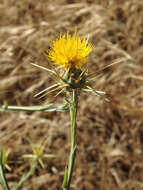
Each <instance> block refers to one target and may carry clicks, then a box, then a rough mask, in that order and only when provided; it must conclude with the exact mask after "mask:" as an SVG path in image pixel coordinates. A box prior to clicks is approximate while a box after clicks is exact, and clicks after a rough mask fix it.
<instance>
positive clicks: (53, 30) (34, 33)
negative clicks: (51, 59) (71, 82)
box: [0, 0, 143, 190]
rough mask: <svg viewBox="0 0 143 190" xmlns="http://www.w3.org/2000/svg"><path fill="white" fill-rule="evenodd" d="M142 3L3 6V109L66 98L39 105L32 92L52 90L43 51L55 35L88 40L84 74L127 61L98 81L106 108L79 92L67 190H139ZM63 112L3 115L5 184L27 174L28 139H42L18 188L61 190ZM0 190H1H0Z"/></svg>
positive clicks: (65, 142) (48, 1)
mask: <svg viewBox="0 0 143 190" xmlns="http://www.w3.org/2000/svg"><path fill="white" fill-rule="evenodd" d="M142 18H143V1H141V0H136V1H135V0H110V1H105V0H81V1H79V0H61V1H60V0H40V1H39V0H33V1H31V0H23V1H20V0H19V1H15V0H0V103H1V104H2V103H3V100H6V101H7V102H8V104H9V105H27V106H28V105H42V104H47V103H49V102H55V101H56V103H61V102H63V99H64V96H63V95H60V96H58V97H56V98H54V96H53V95H49V96H47V97H46V98H43V99H41V100H38V99H36V98H34V97H33V96H34V94H36V93H37V92H39V91H40V90H42V89H44V88H46V87H48V86H49V85H50V84H53V80H52V78H51V76H50V75H49V73H47V72H45V71H42V70H39V69H38V68H35V67H33V66H32V65H30V62H34V63H37V64H40V65H42V66H45V67H48V66H49V64H48V63H47V60H46V59H45V57H44V55H43V51H45V50H47V49H48V47H49V40H50V39H54V38H55V37H56V36H58V35H59V33H60V32H66V31H67V30H68V31H70V32H73V31H74V28H75V25H77V27H78V31H79V34H80V35H82V36H86V35H88V34H89V35H90V41H91V42H92V43H93V44H94V45H95V50H94V52H93V53H92V55H91V57H90V64H89V70H91V71H92V72H93V71H96V70H97V69H99V68H102V67H103V66H105V65H108V64H110V63H112V62H114V61H116V59H117V58H124V59H125V60H124V61H123V62H122V63H120V64H118V65H116V66H114V67H111V68H109V69H106V70H105V71H104V73H103V75H102V76H101V77H100V78H98V79H97V81H96V82H95V87H96V88H97V89H98V90H103V91H106V92H107V93H109V94H110V96H111V101H110V103H106V102H105V101H104V100H103V99H101V98H99V97H93V96H91V95H87V94H82V95H81V97H80V109H79V114H78V135H79V138H78V144H79V146H78V154H77V161H76V166H75V170H74V176H73V180H72V188H71V189H79V190H108V189H116V190H142V189H143V116H142V115H143V96H142V93H143V88H142V87H143V85H142V84H143V69H142V67H143V63H142V61H143V46H142V45H143V19H142ZM69 127H70V122H69V115H68V113H57V112H53V113H41V112H35V113H29V112H11V111H7V112H1V113H0V145H1V146H5V147H9V148H11V149H12V153H11V155H10V160H12V161H14V162H15V164H14V163H11V164H10V166H11V168H12V171H11V172H8V174H7V178H8V181H9V184H10V185H12V184H13V183H14V182H16V181H18V179H19V177H20V176H21V175H22V174H23V173H24V172H25V171H26V170H27V169H28V167H29V162H27V160H23V159H22V158H21V155H22V154H24V153H25V152H26V153H27V152H30V147H29V140H31V141H32V142H35V143H36V142H37V141H39V140H40V139H41V138H46V139H47V146H46V150H45V152H46V153H52V154H56V155H57V157H56V158H54V159H50V158H49V159H46V160H45V166H46V167H45V168H44V169H42V168H40V167H39V168H38V169H37V170H36V173H35V175H34V176H33V177H32V178H31V179H30V180H29V181H27V182H26V183H25V184H24V185H23V188H22V190H45V189H49V190H56V189H61V184H62V180H63V174H64V168H65V165H66V163H67V160H68V154H69V148H70V134H69ZM0 189H2V188H1V187H0Z"/></svg>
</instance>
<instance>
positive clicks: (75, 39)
mask: <svg viewBox="0 0 143 190" xmlns="http://www.w3.org/2000/svg"><path fill="white" fill-rule="evenodd" d="M51 42H52V44H51V45H50V50H49V51H48V52H47V54H46V57H47V59H48V61H49V62H50V64H55V65H57V66H59V67H61V68H63V70H62V73H60V72H58V71H57V70H55V69H52V70H50V69H47V68H45V67H42V66H39V65H36V64H33V65H35V66H37V67H40V68H42V69H44V70H47V71H49V72H51V73H52V74H54V76H56V78H57V81H58V82H57V83H56V84H54V85H52V86H50V87H48V88H46V89H44V90H42V91H41V92H39V93H38V94H36V95H35V96H39V98H41V97H44V96H46V95H47V94H49V93H51V92H55V91H57V94H56V96H57V95H59V94H60V93H63V92H64V93H66V94H67V93H68V92H71V91H72V90H73V89H74V90H76V91H77V92H79V93H80V92H81V91H84V92H92V93H93V94H95V95H98V96H100V95H103V94H104V92H102V91H97V90H94V89H93V88H92V87H91V86H90V84H91V82H92V81H93V80H94V79H95V76H94V74H92V75H89V74H88V72H87V67H85V68H84V66H85V65H86V64H87V63H88V56H89V54H90V53H91V52H92V50H93V45H92V44H91V43H89V42H88V38H83V39H81V37H80V36H78V34H77V30H75V32H74V34H73V35H70V34H69V32H67V33H66V34H64V35H62V34H60V36H59V37H58V38H57V39H56V40H52V41H51ZM96 74H97V75H98V74H99V73H96Z"/></svg>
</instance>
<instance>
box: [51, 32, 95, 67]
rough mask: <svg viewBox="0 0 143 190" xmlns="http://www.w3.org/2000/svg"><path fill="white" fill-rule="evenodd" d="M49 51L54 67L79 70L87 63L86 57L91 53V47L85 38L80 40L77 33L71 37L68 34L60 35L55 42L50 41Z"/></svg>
mask: <svg viewBox="0 0 143 190" xmlns="http://www.w3.org/2000/svg"><path fill="white" fill-rule="evenodd" d="M52 43H53V44H52V45H51V46H50V48H51V49H50V51H49V55H48V57H49V59H50V60H51V61H52V62H53V63H54V64H56V65H59V66H60V67H63V68H66V69H67V70H69V69H70V68H76V69H79V68H81V67H82V66H83V65H84V64H86V63H87V56H88V55H89V54H90V53H91V51H92V49H93V47H92V45H91V44H90V43H88V40H87V39H86V38H83V39H81V38H80V37H79V36H78V35H77V31H76V30H75V33H74V34H73V36H71V35H70V34H69V33H68V32H67V34H66V35H60V37H59V38H57V39H56V40H55V41H52Z"/></svg>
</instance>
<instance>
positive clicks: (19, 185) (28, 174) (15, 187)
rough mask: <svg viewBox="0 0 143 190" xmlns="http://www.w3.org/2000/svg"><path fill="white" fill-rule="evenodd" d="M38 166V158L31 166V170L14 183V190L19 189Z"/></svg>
mask: <svg viewBox="0 0 143 190" xmlns="http://www.w3.org/2000/svg"><path fill="white" fill-rule="evenodd" d="M37 166H38V160H37V159H36V160H35V161H34V164H33V165H32V166H31V168H30V170H29V171H28V172H27V173H26V174H25V175H23V176H22V177H21V179H20V181H19V182H18V183H17V184H16V185H14V187H13V188H12V190H18V189H19V188H20V187H21V186H22V185H23V183H24V182H25V181H26V180H28V178H30V177H31V176H32V175H33V173H34V172H35V169H36V168H37Z"/></svg>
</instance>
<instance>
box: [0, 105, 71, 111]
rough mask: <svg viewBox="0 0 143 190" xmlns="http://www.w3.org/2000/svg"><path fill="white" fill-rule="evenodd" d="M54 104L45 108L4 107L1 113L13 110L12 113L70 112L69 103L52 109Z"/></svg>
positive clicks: (1, 107) (1, 108)
mask: <svg viewBox="0 0 143 190" xmlns="http://www.w3.org/2000/svg"><path fill="white" fill-rule="evenodd" d="M51 106H52V104H47V105H44V106H8V105H2V106H0V111H6V110H12V111H44V112H52V111H61V112H64V111H66V110H68V103H65V104H63V105H60V106H57V107H51Z"/></svg>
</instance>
